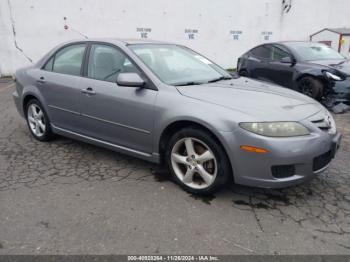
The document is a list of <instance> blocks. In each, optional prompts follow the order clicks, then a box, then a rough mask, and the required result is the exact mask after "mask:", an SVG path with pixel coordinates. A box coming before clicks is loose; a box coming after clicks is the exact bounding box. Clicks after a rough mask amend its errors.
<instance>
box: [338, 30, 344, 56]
mask: <svg viewBox="0 0 350 262" xmlns="http://www.w3.org/2000/svg"><path fill="white" fill-rule="evenodd" d="M342 38H343V35H342V34H340V35H339V46H338V52H339V53H340V50H341V45H342V42H341V41H342Z"/></svg>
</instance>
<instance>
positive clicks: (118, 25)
mask: <svg viewBox="0 0 350 262" xmlns="http://www.w3.org/2000/svg"><path fill="white" fill-rule="evenodd" d="M349 7H350V1H344V0H292V8H291V10H290V12H289V13H287V14H283V15H282V0H234V1H233V0H216V1H213V0H176V1H174V0H147V1H142V0H98V1H96V0H74V1H73V0H26V1H23V0H0V71H1V72H2V74H12V73H13V72H14V70H15V69H16V68H18V67H21V66H24V65H26V64H30V63H31V62H30V61H29V59H31V60H33V61H34V62H35V61H36V60H38V59H39V58H40V57H41V56H42V55H43V54H44V53H45V52H47V51H49V50H50V49H51V48H52V47H54V46H55V45H57V44H58V43H61V42H63V41H66V40H69V39H77V38H81V37H82V36H81V35H80V34H79V33H78V32H80V33H82V34H84V35H87V36H89V37H116V38H140V37H141V32H138V31H137V28H141V30H142V28H146V30H147V29H151V32H148V33H147V34H148V38H150V39H156V40H164V41H171V42H177V43H182V44H185V45H187V46H189V47H192V48H194V49H195V50H197V51H199V52H201V53H203V54H204V55H206V56H208V57H209V58H211V59H213V60H214V61H217V62H218V63H219V64H220V65H222V66H223V67H226V68H228V67H235V65H236V59H237V57H238V56H240V55H241V54H242V53H244V52H245V51H247V50H248V49H249V48H251V47H253V46H255V45H257V44H259V43H261V42H264V41H267V40H266V39H265V38H264V37H265V36H266V35H270V36H269V40H268V41H278V40H285V39H298V40H308V39H309V35H310V34H312V33H314V32H316V31H318V30H320V29H322V28H324V27H342V26H348V27H349V26H350V21H349V19H348V12H347V11H346V10H349ZM64 17H66V18H67V22H66V23H67V25H68V26H69V29H68V30H65V29H64V25H65V21H64V19H63V18H64ZM12 27H14V29H15V32H16V36H14V34H13V30H12ZM186 29H188V30H189V31H193V30H194V31H196V30H197V31H198V33H194V39H189V34H188V33H185V30H186ZM232 31H234V32H237V31H241V34H240V35H239V40H234V39H233V35H232V34H231V33H232ZM271 34H272V35H271ZM15 43H17V47H18V48H16V45H15ZM18 49H22V50H23V52H22V51H20V50H18ZM27 57H28V58H29V59H28V58H27Z"/></svg>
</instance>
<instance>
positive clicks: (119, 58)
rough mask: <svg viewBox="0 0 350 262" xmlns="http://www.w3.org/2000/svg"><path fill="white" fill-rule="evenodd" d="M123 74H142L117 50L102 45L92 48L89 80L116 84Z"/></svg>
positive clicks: (94, 45) (95, 45)
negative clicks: (119, 76)
mask: <svg viewBox="0 0 350 262" xmlns="http://www.w3.org/2000/svg"><path fill="white" fill-rule="evenodd" d="M122 72H132V73H139V74H140V72H139V70H138V69H137V68H136V67H135V66H134V64H133V63H131V62H130V60H129V59H128V58H127V57H126V56H125V54H123V53H122V52H121V51H119V50H118V49H117V48H114V47H112V46H108V45H101V44H93V45H92V46H91V51H90V56H89V62H88V73H87V76H88V77H89V78H93V79H97V80H103V81H108V82H114V83H115V82H116V81H117V78H118V75H119V74H120V73H122Z"/></svg>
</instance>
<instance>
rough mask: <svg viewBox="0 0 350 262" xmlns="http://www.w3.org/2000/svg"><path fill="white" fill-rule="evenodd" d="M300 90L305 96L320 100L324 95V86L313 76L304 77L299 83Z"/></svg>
mask: <svg viewBox="0 0 350 262" xmlns="http://www.w3.org/2000/svg"><path fill="white" fill-rule="evenodd" d="M298 86H299V90H300V92H302V93H303V94H304V95H307V96H310V97H312V98H314V99H316V100H320V99H321V98H322V95H323V84H322V82H321V81H320V80H318V79H316V78H313V77H311V76H306V77H303V78H301V79H300V80H299V82H298Z"/></svg>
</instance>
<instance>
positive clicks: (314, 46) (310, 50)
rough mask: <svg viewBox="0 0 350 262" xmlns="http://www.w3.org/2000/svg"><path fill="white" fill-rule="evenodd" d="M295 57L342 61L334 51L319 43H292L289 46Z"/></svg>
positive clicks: (339, 55)
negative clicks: (295, 54)
mask: <svg viewBox="0 0 350 262" xmlns="http://www.w3.org/2000/svg"><path fill="white" fill-rule="evenodd" d="M289 47H290V48H291V49H293V50H294V51H295V52H296V53H297V55H298V56H299V57H300V58H301V59H303V60H305V61H312V60H329V59H344V57H343V56H342V55H341V54H339V53H338V52H337V51H335V50H334V49H332V48H330V47H328V46H326V45H324V44H319V43H293V44H291V45H290V46H289Z"/></svg>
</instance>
